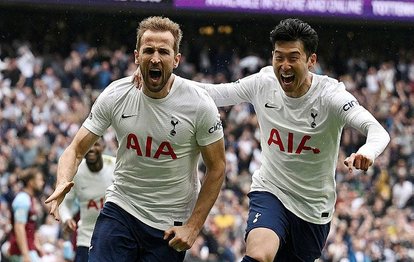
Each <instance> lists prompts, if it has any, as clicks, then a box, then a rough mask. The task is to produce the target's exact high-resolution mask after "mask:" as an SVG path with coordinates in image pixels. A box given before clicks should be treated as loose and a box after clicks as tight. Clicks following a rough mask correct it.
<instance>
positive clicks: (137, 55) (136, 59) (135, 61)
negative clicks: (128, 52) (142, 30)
mask: <svg viewBox="0 0 414 262" xmlns="http://www.w3.org/2000/svg"><path fill="white" fill-rule="evenodd" d="M138 58H139V53H138V51H137V50H136V49H135V50H134V59H135V60H134V63H135V64H136V65H138V64H139V60H138Z"/></svg>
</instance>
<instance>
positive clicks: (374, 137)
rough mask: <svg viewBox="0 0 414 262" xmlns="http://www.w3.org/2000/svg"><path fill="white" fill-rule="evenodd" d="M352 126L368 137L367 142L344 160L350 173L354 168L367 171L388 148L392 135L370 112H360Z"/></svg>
mask: <svg viewBox="0 0 414 262" xmlns="http://www.w3.org/2000/svg"><path fill="white" fill-rule="evenodd" d="M350 125H351V126H352V127H354V128H356V129H358V130H360V131H361V132H362V133H363V134H365V135H366V136H367V140H366V142H365V144H364V145H363V146H361V147H360V148H359V149H358V151H357V152H356V153H352V154H351V155H350V156H348V157H347V158H346V159H345V160H344V164H345V165H346V166H347V167H348V169H349V172H350V173H351V172H352V169H353V168H356V169H360V170H364V171H367V170H368V168H369V167H370V166H371V165H372V164H373V163H374V160H375V158H376V157H378V156H379V155H380V154H381V153H382V152H383V151H384V150H385V148H386V147H387V145H388V143H389V141H390V135H389V134H388V132H387V131H386V130H385V129H384V127H382V126H381V124H380V123H379V122H378V121H377V120H376V119H375V118H374V116H372V115H371V114H370V113H369V112H368V111H366V110H363V111H361V112H359V114H358V117H355V118H354V119H353V121H351V123H350Z"/></svg>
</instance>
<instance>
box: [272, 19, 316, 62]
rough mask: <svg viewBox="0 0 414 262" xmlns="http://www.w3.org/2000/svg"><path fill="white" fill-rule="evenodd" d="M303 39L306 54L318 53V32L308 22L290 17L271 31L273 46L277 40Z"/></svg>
mask: <svg viewBox="0 0 414 262" xmlns="http://www.w3.org/2000/svg"><path fill="white" fill-rule="evenodd" d="M297 40H299V41H302V43H303V47H304V49H305V53H306V56H307V57H309V56H310V55H311V54H313V53H316V50H317V48H318V41H319V39H318V34H317V33H316V31H315V30H314V29H313V28H312V27H311V26H310V25H309V24H308V23H305V22H303V21H302V20H299V19H297V18H288V19H285V20H282V21H280V23H279V24H278V25H277V26H276V27H275V28H274V29H273V30H272V31H271V32H270V42H271V43H272V45H273V48H274V46H275V44H276V42H277V41H297Z"/></svg>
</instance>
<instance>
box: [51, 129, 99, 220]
mask: <svg viewBox="0 0 414 262" xmlns="http://www.w3.org/2000/svg"><path fill="white" fill-rule="evenodd" d="M98 138H99V136H97V135H95V134H94V133H92V132H90V131H89V130H87V129H86V128H84V127H81V128H80V129H79V131H78V132H77V133H76V135H75V137H74V139H73V141H72V142H71V143H70V145H69V146H68V147H67V148H66V149H65V151H64V152H63V154H62V156H61V157H60V158H59V162H58V170H57V182H56V188H55V191H54V192H53V194H52V195H51V196H49V198H48V199H46V201H45V203H46V204H50V214H51V215H53V216H54V218H55V219H56V220H60V215H59V205H60V204H61V203H62V201H63V199H64V198H65V195H66V193H68V192H69V190H70V189H71V188H72V186H73V185H74V183H73V181H72V180H73V177H74V176H75V174H76V171H77V170H78V166H79V164H80V162H81V161H82V159H83V156H84V155H85V154H86V152H88V150H89V148H90V147H91V146H92V145H93V144H94V143H95V142H96V141H97V140H98Z"/></svg>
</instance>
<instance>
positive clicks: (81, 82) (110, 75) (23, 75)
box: [0, 41, 414, 262]
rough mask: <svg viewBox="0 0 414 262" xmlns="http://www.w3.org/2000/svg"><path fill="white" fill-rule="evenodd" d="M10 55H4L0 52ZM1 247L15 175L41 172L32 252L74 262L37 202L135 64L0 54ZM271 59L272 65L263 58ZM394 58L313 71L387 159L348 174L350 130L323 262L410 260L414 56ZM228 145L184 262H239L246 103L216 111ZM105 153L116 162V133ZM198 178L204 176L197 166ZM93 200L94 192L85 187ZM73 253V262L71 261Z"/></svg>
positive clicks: (203, 73)
mask: <svg viewBox="0 0 414 262" xmlns="http://www.w3.org/2000/svg"><path fill="white" fill-rule="evenodd" d="M5 47H7V48H5ZM0 49H1V51H2V52H0V194H1V197H0V210H1V212H0V244H2V254H3V256H2V257H3V260H2V261H7V258H6V257H5V256H4V254H5V253H6V249H7V236H8V232H10V230H11V224H10V223H11V222H10V207H9V205H10V203H11V201H12V199H13V197H14V196H15V194H16V192H18V191H19V190H20V189H21V187H22V186H21V183H20V182H19V175H20V174H21V173H22V170H24V169H26V168H28V167H31V166H37V167H39V168H41V169H42V171H43V173H44V176H45V181H46V186H45V188H44V192H43V194H42V195H40V196H39V202H38V203H37V205H38V207H39V208H38V209H39V211H40V216H39V221H38V222H39V228H38V233H37V242H38V248H39V252H40V254H41V255H42V260H43V261H55V262H59V261H71V257H70V252H69V253H66V252H64V250H65V248H64V243H65V239H64V237H63V234H62V227H61V225H60V224H59V222H57V221H55V220H54V219H52V218H51V216H49V215H48V212H47V210H48V209H47V207H46V206H45V205H44V200H45V198H46V197H47V196H49V195H50V194H51V192H52V190H53V186H54V183H55V181H56V167H57V161H58V158H59V156H60V155H61V154H62V152H63V150H64V149H65V148H66V146H68V144H69V142H70V141H71V139H72V138H73V135H74V134H75V132H76V131H77V129H78V128H79V127H80V125H81V124H82V122H83V120H84V119H85V117H86V116H87V115H88V112H89V109H90V107H91V105H92V103H93V102H94V100H95V99H96V97H97V96H98V95H99V93H100V92H101V91H102V90H103V89H104V88H105V87H106V86H107V85H108V84H109V83H110V82H111V81H113V80H116V79H119V78H121V77H124V76H130V75H132V73H133V72H134V70H135V68H136V66H135V64H134V60H133V55H132V52H131V51H130V50H128V49H127V48H125V47H120V48H119V49H116V50H110V49H109V48H105V47H94V46H90V45H89V44H88V43H86V42H78V43H76V44H74V45H73V46H72V50H71V52H70V54H69V55H65V54H57V53H54V54H45V53H36V52H33V50H32V49H31V46H30V43H23V42H19V41H15V42H14V43H10V44H9V45H6V46H5V45H2V48H0ZM186 56H187V54H186V53H183V59H182V60H181V63H180V65H179V67H178V68H177V69H176V71H175V73H176V74H178V75H181V76H184V77H187V78H191V79H194V80H197V81H202V82H210V83H222V82H227V81H233V80H237V79H238V78H241V77H243V76H246V75H249V74H252V73H254V72H256V71H257V70H259V69H260V68H261V67H262V66H264V65H267V64H269V58H270V57H260V56H259V55H256V54H255V53H248V54H247V53H246V54H245V55H244V56H241V55H240V54H237V53H234V52H232V49H231V48H226V47H225V46H224V45H223V46H221V47H220V48H218V49H217V50H215V49H214V50H213V49H212V48H209V47H208V46H207V47H205V48H203V49H202V50H201V51H200V52H199V53H198V57H197V59H193V61H197V62H189V61H188V60H187V59H186V58H187V57H186ZM269 56H270V55H269ZM398 57H399V59H394V60H387V61H380V62H379V63H377V64H371V63H370V62H369V61H367V60H366V59H364V57H354V56H352V57H348V58H347V59H346V60H345V61H342V63H344V64H345V65H346V70H345V73H341V74H338V73H337V72H335V71H332V69H331V68H328V67H327V66H326V65H325V64H324V63H323V61H324V60H323V57H321V60H320V61H321V63H320V64H318V65H317V66H316V67H315V68H314V72H315V73H318V74H328V75H330V76H333V77H335V78H338V79H340V80H341V81H343V82H344V83H345V85H346V87H347V89H348V90H349V91H350V92H352V93H353V94H354V95H355V96H356V97H357V99H358V100H359V102H360V103H361V104H362V105H363V106H364V107H366V108H367V109H368V110H369V111H370V112H371V113H373V114H374V116H375V117H376V118H377V119H378V120H379V121H380V123H382V124H383V125H384V126H385V128H386V129H387V131H388V132H389V133H390V135H391V142H390V145H389V146H388V148H387V149H386V150H385V152H384V153H383V154H382V155H381V156H380V157H379V158H378V159H377V160H376V161H375V163H374V166H373V167H371V168H370V169H369V170H368V172H367V173H366V174H365V173H359V172H354V173H352V174H350V173H349V172H348V169H347V168H346V167H345V166H344V164H343V160H344V158H345V157H346V156H348V155H349V154H350V152H354V151H355V149H356V148H358V147H359V146H360V145H361V144H362V143H363V142H364V141H365V137H364V136H363V135H361V134H359V133H358V132H357V131H355V130H352V129H348V128H346V129H345V130H344V133H343V136H342V143H341V145H342V146H341V148H340V153H339V160H338V165H337V170H336V180H337V193H338V199H337V204H336V213H335V216H334V219H333V221H332V227H331V231H330V234H329V237H328V241H327V243H326V247H325V249H324V251H323V256H322V258H321V259H320V260H321V261H332V262H346V261H358V262H359V261H361V262H362V261H363V262H368V261H389V262H392V261H414V197H413V192H414V186H413V184H414V152H413V150H414V115H413V114H414V50H401V53H400V56H398ZM220 113H221V116H222V120H223V125H224V133H225V138H226V161H227V167H226V181H225V184H224V185H223V188H222V191H221V194H220V196H219V198H218V200H217V202H216V204H215V206H214V207H213V209H212V211H211V213H210V215H209V217H208V219H207V221H206V224H205V227H204V229H203V231H202V233H201V234H200V236H199V237H198V239H197V240H196V242H195V244H194V246H193V247H192V248H191V249H190V250H189V251H188V252H187V256H186V260H185V261H187V262H197V261H211V262H213V261H229V262H236V261H240V259H241V257H242V254H243V253H244V229H245V224H246V223H245V220H246V217H247V210H248V199H247V196H246V194H247V192H248V191H249V189H250V182H251V175H252V173H253V172H254V171H255V170H256V169H258V168H259V166H260V163H261V159H260V144H259V141H260V139H259V136H260V132H259V127H258V125H257V121H256V116H255V112H254V108H253V107H252V106H251V105H249V104H240V105H236V106H233V107H225V108H220ZM104 138H105V140H106V143H107V147H106V152H105V153H107V154H110V155H115V154H116V149H117V143H116V138H115V137H114V134H113V132H112V131H111V130H109V131H108V132H107V133H106V134H105V136H104ZM199 170H200V176H202V175H203V171H204V166H203V164H202V162H201V161H200V165H199ZM90 190H93V189H90ZM68 254H69V255H68ZM0 260H1V259H0Z"/></svg>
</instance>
